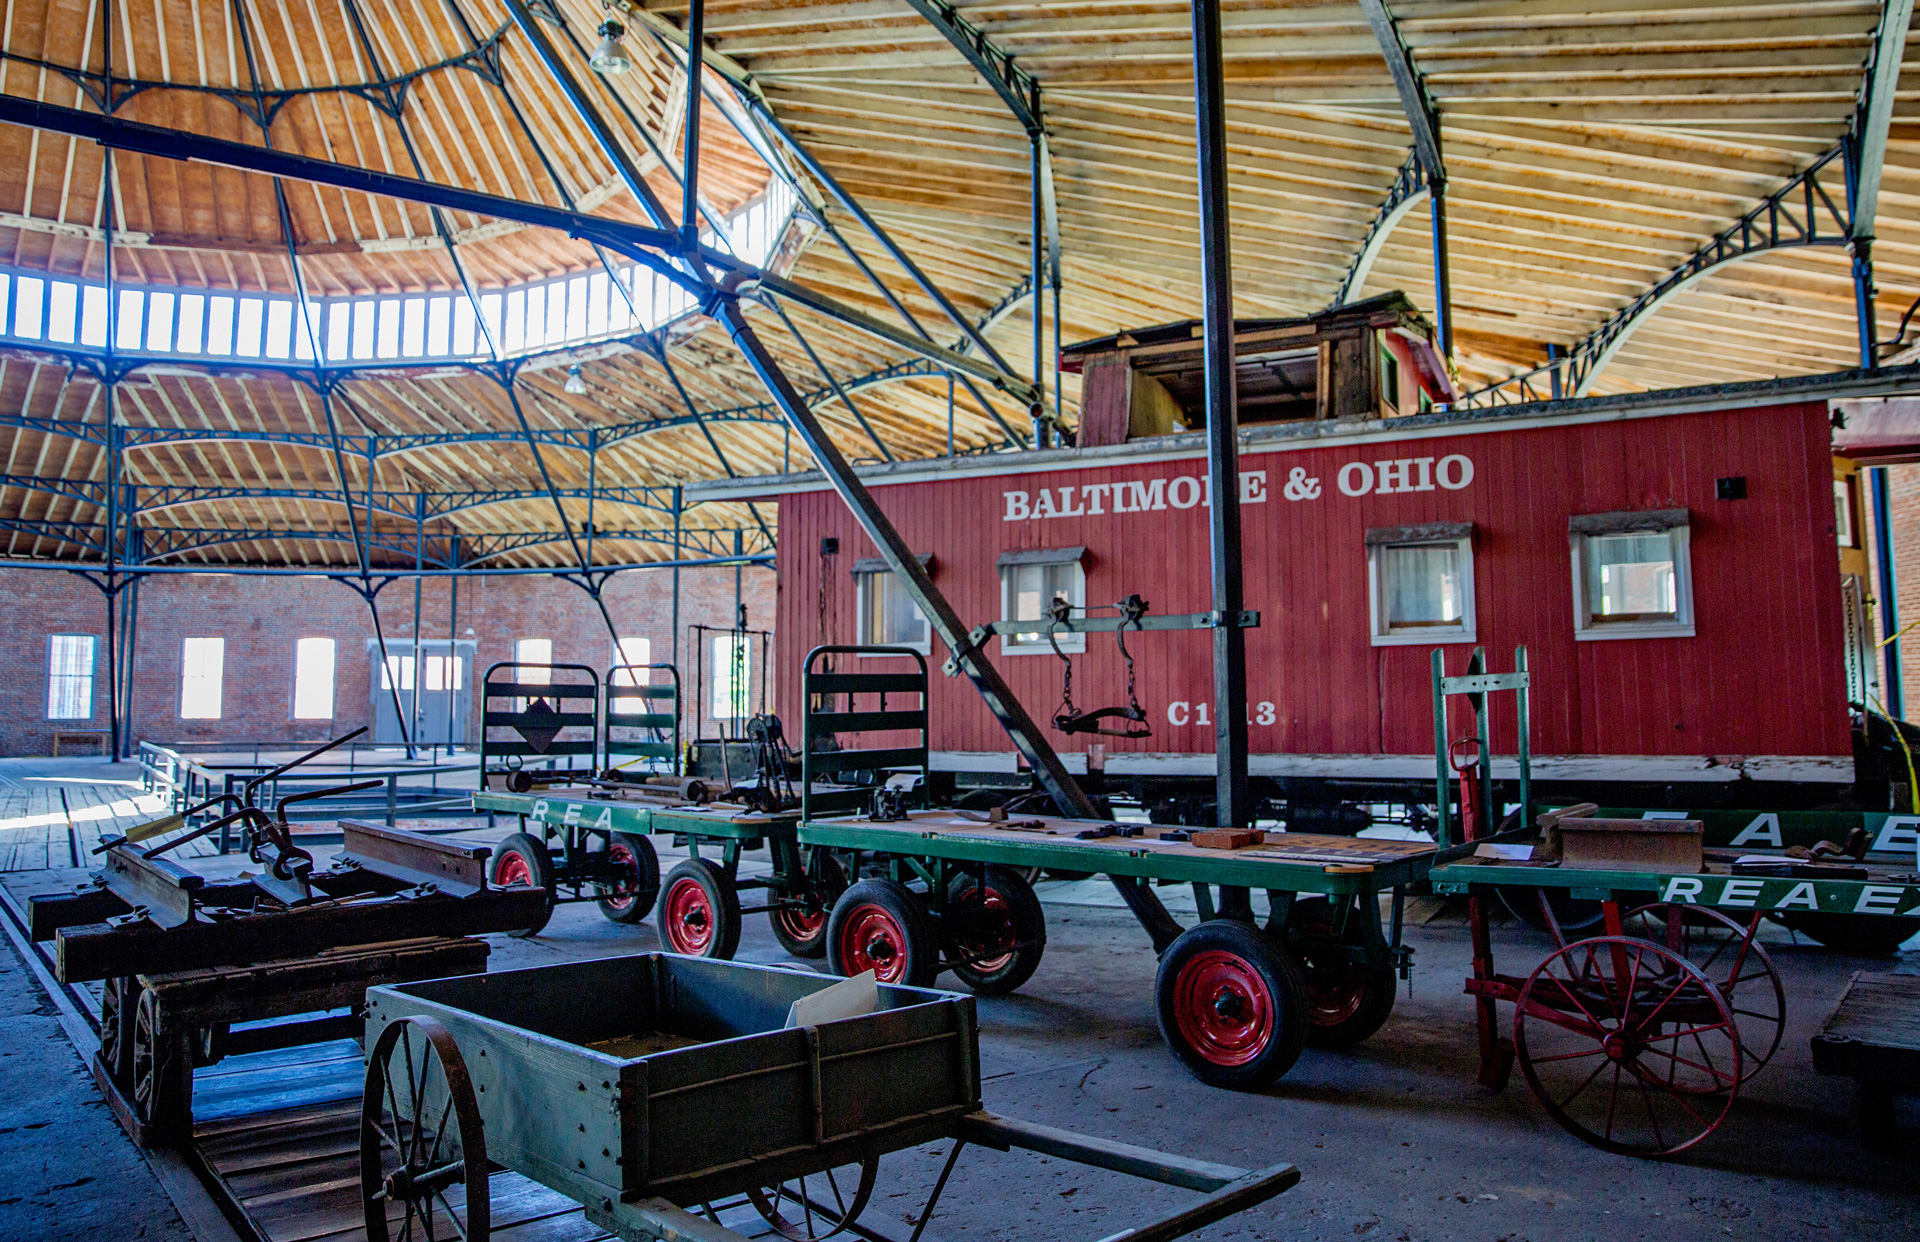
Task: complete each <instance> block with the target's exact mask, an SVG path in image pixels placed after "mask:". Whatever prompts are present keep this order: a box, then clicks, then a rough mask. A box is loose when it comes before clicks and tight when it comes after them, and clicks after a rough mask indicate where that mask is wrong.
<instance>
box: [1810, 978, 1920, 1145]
mask: <svg viewBox="0 0 1920 1242" xmlns="http://www.w3.org/2000/svg"><path fill="white" fill-rule="evenodd" d="M1813 1068H1814V1069H1815V1070H1817V1071H1819V1072H1820V1073H1822V1074H1833V1075H1837V1076H1839V1077H1842V1078H1851V1079H1853V1081H1854V1087H1855V1101H1856V1102H1855V1119H1856V1120H1857V1121H1858V1123H1859V1126H1860V1141H1861V1142H1862V1143H1863V1144H1864V1145H1866V1146H1867V1147H1869V1148H1871V1149H1872V1150H1874V1151H1885V1150H1887V1149H1889V1148H1890V1147H1892V1146H1893V1144H1894V1139H1895V1133H1894V1129H1895V1126H1894V1097H1895V1096H1897V1095H1914V1094H1920V975H1868V974H1860V973H1857V972H1856V973H1855V974H1854V976H1853V978H1852V979H1851V980H1850V981H1849V982H1848V983H1847V990H1846V992H1845V994H1843V995H1842V996H1841V997H1840V1004H1839V1005H1838V1006H1837V1007H1835V1009H1834V1011H1833V1015H1832V1016H1831V1017H1829V1018H1828V1019H1827V1020H1826V1023H1825V1024H1824V1025H1822V1026H1821V1028H1820V1033H1819V1034H1818V1035H1815V1036H1814V1037H1813Z"/></svg>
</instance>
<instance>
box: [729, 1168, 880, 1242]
mask: <svg viewBox="0 0 1920 1242" xmlns="http://www.w3.org/2000/svg"><path fill="white" fill-rule="evenodd" d="M879 1169H880V1158H879V1157H878V1156H868V1157H867V1158H866V1159H864V1160H862V1161H861V1162H860V1163H859V1164H857V1165H851V1164H849V1165H841V1166H840V1167H839V1168H834V1169H827V1170H824V1171H823V1172H819V1173H808V1174H804V1175H802V1176H800V1177H797V1178H793V1179H791V1180H789V1181H785V1182H782V1183H780V1184H779V1185H778V1186H765V1187H760V1188H757V1189H754V1190H749V1191H748V1192H747V1198H748V1199H750V1200H752V1201H753V1207H754V1210H755V1211H756V1212H759V1213H760V1217H761V1219H762V1220H764V1221H766V1222H767V1223H768V1224H769V1225H772V1226H773V1229H774V1232H775V1233H778V1234H779V1235H780V1236H781V1237H783V1238H790V1239H792V1242H818V1240H819V1239H822V1238H831V1237H833V1236H834V1235H835V1234H837V1233H840V1232H841V1231H842V1230H844V1229H846V1228H847V1226H849V1225H851V1224H852V1223H853V1222H854V1221H855V1220H858V1219H859V1217H860V1213H861V1212H863V1211H865V1210H866V1206H867V1200H868V1199H870V1198H872V1197H873V1179H874V1175H875V1174H876V1173H877V1172H879Z"/></svg>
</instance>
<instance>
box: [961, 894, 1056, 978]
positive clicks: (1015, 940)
mask: <svg viewBox="0 0 1920 1242" xmlns="http://www.w3.org/2000/svg"><path fill="white" fill-rule="evenodd" d="M986 881H987V882H986V885H985V887H982V886H981V885H980V884H979V883H978V882H976V881H975V880H974V878H973V877H972V876H970V875H966V874H964V873H962V874H961V875H958V876H955V877H954V879H953V882H952V884H951V885H949V886H948V893H947V910H946V916H945V926H944V927H942V928H941V931H942V933H943V934H944V935H945V937H946V939H947V942H948V951H949V953H950V954H951V956H952V958H953V973H954V974H955V975H957V976H959V978H960V981H961V982H962V983H964V984H966V985H967V988H968V990H969V991H971V992H974V993H975V994H977V995H980V996H1005V995H1006V994H1007V993H1009V992H1013V991H1015V990H1017V989H1018V988H1019V987H1020V985H1021V984H1023V983H1025V982H1026V981H1027V980H1028V979H1030V978H1032V977H1033V972H1034V971H1036V970H1038V969H1039V968H1040V955H1041V954H1042V953H1044V952H1045V951H1046V948H1047V916H1046V914H1045V912H1044V911H1042V910H1041V908H1040V899H1039V898H1038V897H1035V896H1034V895H1033V886H1032V885H1031V884H1028V883H1027V882H1026V880H1025V879H1023V878H1022V877H1021V876H1020V874H1019V873H1018V872H1016V871H1014V870H1013V869H1012V868H1011V867H988V868H987V869H986Z"/></svg>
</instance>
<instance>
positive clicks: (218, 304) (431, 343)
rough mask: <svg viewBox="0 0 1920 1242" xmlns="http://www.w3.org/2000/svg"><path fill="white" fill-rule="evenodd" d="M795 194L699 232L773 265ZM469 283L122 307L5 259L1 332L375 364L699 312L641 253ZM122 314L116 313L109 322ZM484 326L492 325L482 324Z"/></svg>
mask: <svg viewBox="0 0 1920 1242" xmlns="http://www.w3.org/2000/svg"><path fill="white" fill-rule="evenodd" d="M794 207H795V199H794V195H793V191H792V190H791V189H789V188H788V187H787V186H786V185H784V184H780V183H773V184H770V185H769V186H768V188H767V192H766V193H765V194H763V195H762V196H761V197H760V198H757V199H755V200H754V201H753V202H751V203H748V204H747V205H746V206H744V207H742V208H741V209H740V210H738V211H736V212H734V213H733V215H732V216H730V217H728V218H727V219H726V220H724V221H722V222H721V225H722V227H721V230H720V232H719V233H718V234H716V233H715V232H714V230H712V229H711V228H709V229H708V230H706V231H705V232H703V233H702V234H701V241H702V242H703V243H704V244H706V245H708V246H714V247H718V248H722V249H731V250H732V251H733V253H734V254H735V255H737V256H738V257H739V258H741V259H742V260H744V261H746V262H748V263H752V264H755V265H764V264H765V263H766V262H767V261H768V260H769V258H770V257H771V256H772V255H773V253H774V251H775V250H776V249H777V247H778V245H779V242H780V239H781V237H782V236H783V235H784V233H785V231H786V226H787V224H788V223H789V222H790V221H791V219H792V218H793V213H794ZM474 292H475V294H476V296H477V298H478V300H479V304H480V306H479V314H478V316H476V315H475V312H474V306H473V304H472V303H471V302H470V301H469V300H468V299H467V297H466V296H465V295H464V294H463V293H431V294H428V293H416V294H405V295H400V296H389V297H382V298H373V297H364V296H363V297H331V298H318V299H313V300H310V301H309V302H308V304H307V312H306V316H307V317H310V321H309V319H308V318H307V317H303V316H302V314H301V308H300V306H299V305H298V304H297V303H296V301H295V300H294V299H292V298H286V297H266V296H247V295H232V294H216V293H210V292H187V291H184V290H180V289H178V288H174V287H165V288H146V287H141V286H137V285H135V286H130V285H128V284H126V283H125V282H116V283H115V287H114V289H113V293H112V296H113V299H114V301H113V305H112V308H111V309H112V312H113V313H112V315H111V316H109V314H108V310H109V306H108V290H107V287H106V285H105V284H104V283H93V282H87V281H75V280H62V279H51V278H49V277H47V276H46V275H45V274H44V273H42V274H35V273H33V272H31V271H21V270H19V269H17V268H16V269H13V270H10V271H9V270H0V342H4V341H6V340H9V339H11V340H14V341H19V342H42V341H44V342H47V343H49V344H52V345H56V346H62V347H67V348H71V349H79V350H88V351H97V350H102V349H105V348H107V347H108V344H109V341H108V337H109V335H111V337H112V342H111V345H112V348H113V350H114V351H115V352H117V353H124V354H139V355H161V356H188V357H203V358H206V357H210V358H249V359H262V358H263V359H265V360H267V361H270V362H274V363H281V364H291V363H294V362H299V363H306V364H311V363H312V362H313V361H314V357H313V351H314V338H315V337H316V336H317V337H318V338H319V346H320V349H321V358H320V362H321V364H322V365H331V366H340V365H353V364H365V363H369V362H374V361H385V360H394V361H399V360H402V359H404V360H408V361H431V360H435V359H446V360H448V361H459V360H468V359H479V358H489V357H492V356H494V355H495V354H496V353H498V354H500V355H503V356H513V355H517V354H524V353H530V352H534V351H538V350H544V349H551V348H555V347H566V346H570V345H576V344H581V343H584V342H588V341H593V340H600V339H606V338H609V337H614V336H619V335H623V334H626V333H631V332H634V331H637V330H647V329H653V328H657V327H659V326H661V325H662V324H665V323H667V322H669V321H670V320H673V319H675V318H677V317H679V316H681V315H685V314H689V313H691V312H693V311H694V310H695V309H696V302H695V299H694V298H693V297H692V296H691V295H689V294H688V293H687V292H686V291H685V290H683V289H682V288H680V286H679V285H677V284H675V283H673V282H672V281H670V280H666V279H664V278H663V277H661V276H660V274H659V273H657V272H656V271H654V270H653V269H652V268H650V267H646V266H643V265H639V264H630V265H625V266H621V267H618V268H615V269H613V272H612V275H611V278H610V277H609V274H608V272H607V271H605V270H601V269H596V270H591V271H587V272H580V273H570V274H568V275H564V276H557V277H554V278H552V279H549V280H541V281H534V282H531V283H528V284H524V285H516V286H511V287H508V288H504V289H493V290H486V291H481V290H475V291H474ZM109 320H111V321H112V322H111V324H110V323H109ZM483 325H484V330H483Z"/></svg>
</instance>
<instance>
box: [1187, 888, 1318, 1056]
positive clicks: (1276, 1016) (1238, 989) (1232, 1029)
mask: <svg viewBox="0 0 1920 1242" xmlns="http://www.w3.org/2000/svg"><path fill="white" fill-rule="evenodd" d="M1300 975H1301V972H1300V963H1299V960H1298V959H1297V958H1296V957H1295V956H1294V954H1293V951H1292V950H1290V949H1288V948H1287V947H1286V946H1285V945H1282V944H1277V943H1275V942H1274V941H1273V940H1272V939H1270V938H1269V937H1267V936H1266V935H1265V934H1263V933H1262V932H1260V931H1258V930H1256V929H1255V928H1252V927H1249V926H1247V925H1246V924H1245V923H1240V922H1236V921H1234V920H1232V919H1209V920H1207V921H1206V922H1204V923H1202V924H1200V925H1199V926H1198V927H1193V928H1189V929H1188V930H1187V931H1185V932H1183V933H1182V934H1181V936H1180V938H1179V939H1178V940H1175V941H1174V942H1173V943H1172V944H1171V945H1169V946H1168V948H1167V951H1166V953H1164V954H1163V955H1161V958H1160V972H1159V978H1158V979H1157V981H1156V983H1155V988H1154V991H1155V995H1156V999H1157V1001H1158V1010H1159V1018H1160V1035H1161V1038H1163V1039H1165V1040H1166V1041H1167V1046H1168V1047H1169V1048H1171V1049H1173V1052H1174V1055H1176V1056H1178V1057H1179V1058H1180V1059H1181V1061H1183V1062H1185V1063H1186V1067H1187V1069H1189V1070H1190V1071H1192V1073H1193V1076H1194V1077H1195V1078H1198V1079H1199V1080H1200V1081H1201V1082H1204V1083H1206V1084H1207V1085H1209V1086H1214V1087H1230V1088H1232V1089H1234V1090H1237V1091H1249V1090H1254V1089H1257V1088H1260V1087H1264V1086H1267V1085H1268V1084H1270V1083H1272V1082H1273V1081H1274V1080H1275V1079H1277V1078H1279V1077H1280V1076H1281V1075H1282V1074H1284V1073H1286V1072H1287V1071H1288V1070H1290V1069H1292V1068H1293V1063H1294V1062H1295V1061H1297V1060H1298V1059H1299V1058H1300V1051H1301V1049H1302V1048H1303V1047H1305V1045H1306V1037H1307V1020H1306V997H1305V991H1306V989H1305V985H1304V984H1303V983H1302V981H1301V977H1300Z"/></svg>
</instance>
